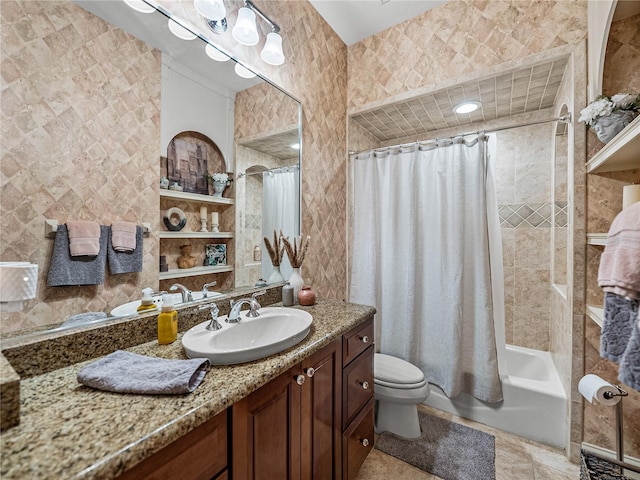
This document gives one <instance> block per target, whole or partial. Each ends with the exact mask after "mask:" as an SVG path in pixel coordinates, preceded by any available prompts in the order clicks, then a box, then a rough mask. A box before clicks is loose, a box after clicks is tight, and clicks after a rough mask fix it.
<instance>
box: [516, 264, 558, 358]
mask: <svg viewBox="0 0 640 480" xmlns="http://www.w3.org/2000/svg"><path fill="white" fill-rule="evenodd" d="M514 273H515V288H514V299H515V307H514V320H513V328H514V334H513V337H514V342H515V344H516V345H521V346H525V347H528V348H534V349H539V350H549V317H550V306H549V295H550V290H551V287H550V282H549V280H550V279H549V269H548V266H547V268H521V267H516V268H515V272H514Z"/></svg>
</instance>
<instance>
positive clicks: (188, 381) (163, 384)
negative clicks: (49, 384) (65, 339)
mask: <svg viewBox="0 0 640 480" xmlns="http://www.w3.org/2000/svg"><path fill="white" fill-rule="evenodd" d="M208 365H209V360H208V359H206V358H193V359H190V360H168V359H165V358H154V357H146V356H144V355H138V354H136V353H131V352H126V351H124V350H116V351H115V352H113V353H111V354H109V355H107V356H106V357H103V358H101V359H100V360H96V361H95V362H93V363H91V364H89V365H87V366H86V367H84V368H82V369H81V370H80V371H79V372H78V382H80V383H82V384H83V385H87V386H89V387H93V388H97V389H99V390H107V391H109V392H119V393H141V394H154V395H163V394H179V393H190V392H193V391H194V390H195V389H196V388H197V387H198V385H200V382H202V380H203V379H204V376H205V375H206V373H207V367H208Z"/></svg>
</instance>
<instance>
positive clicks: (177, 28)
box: [169, 18, 196, 40]
mask: <svg viewBox="0 0 640 480" xmlns="http://www.w3.org/2000/svg"><path fill="white" fill-rule="evenodd" d="M169 30H171V33H173V34H174V35H175V36H176V37H178V38H180V39H182V40H193V39H194V38H196V34H195V33H193V32H191V31H189V30H188V29H186V28H184V27H183V26H182V25H180V24H179V23H177V22H176V21H175V20H173V19H171V18H170V19H169Z"/></svg>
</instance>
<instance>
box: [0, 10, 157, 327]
mask: <svg viewBox="0 0 640 480" xmlns="http://www.w3.org/2000/svg"><path fill="white" fill-rule="evenodd" d="M0 14H1V17H2V43H1V54H2V92H1V110H2V118H1V120H0V123H1V128H2V130H1V131H2V145H1V148H2V161H1V167H0V181H1V185H2V191H1V194H0V195H1V197H0V201H1V202H2V215H1V220H0V222H1V233H0V259H1V260H3V261H7V260H21V261H30V262H34V263H37V264H38V265H39V266H40V270H39V278H38V291H37V298H36V299H35V300H32V301H29V302H27V303H26V308H25V309H24V311H23V312H18V313H12V314H7V313H3V314H2V318H1V320H2V324H1V328H2V331H3V332H10V331H15V330H21V329H25V328H30V327H33V326H37V325H42V324H48V323H55V322H59V321H61V320H62V319H64V318H65V317H67V316H68V315H71V314H74V313H79V312H82V311H100V310H104V309H105V308H106V307H107V306H109V305H112V306H113V305H117V304H120V303H124V302H127V301H130V300H133V299H135V298H139V296H140V289H141V288H142V286H148V285H151V286H152V285H157V283H158V242H157V239H156V238H155V235H154V234H153V233H152V234H151V236H150V237H149V238H146V239H145V240H144V271H143V272H142V273H139V274H126V275H117V276H116V275H109V274H108V273H107V276H106V278H105V283H104V284H102V285H99V286H85V287H56V288H47V287H46V286H45V285H46V275H47V271H48V268H49V258H50V256H51V250H52V246H53V240H52V239H48V238H45V236H44V220H45V219H46V218H50V219H56V220H58V221H59V222H60V223H65V222H66V221H67V220H73V219H76V220H95V221H98V222H100V223H102V224H107V225H108V224H110V223H111V222H112V221H116V220H125V221H131V222H136V223H138V224H140V223H142V222H149V223H150V224H151V231H152V232H155V231H156V230H157V227H158V208H159V207H158V179H159V176H158V171H159V168H158V165H159V163H158V158H159V154H160V152H159V141H158V138H159V134H160V53H159V52H158V51H155V50H153V49H151V48H149V47H148V46H147V45H145V44H144V43H143V42H140V41H139V40H136V39H135V38H133V37H132V36H130V35H128V34H126V33H125V32H123V31H122V30H119V29H116V28H114V27H111V26H110V25H107V24H106V23H105V22H103V21H102V20H100V19H98V18H96V17H94V16H92V15H90V14H89V13H87V12H86V11H85V10H83V9H81V8H79V7H77V6H76V5H73V4H71V3H70V2H68V1H3V2H2V9H1V11H0Z"/></svg>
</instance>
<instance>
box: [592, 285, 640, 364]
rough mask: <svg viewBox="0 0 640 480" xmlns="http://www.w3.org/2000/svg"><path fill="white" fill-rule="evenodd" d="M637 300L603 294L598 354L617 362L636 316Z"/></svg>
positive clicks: (625, 345)
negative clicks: (602, 317)
mask: <svg viewBox="0 0 640 480" xmlns="http://www.w3.org/2000/svg"><path fill="white" fill-rule="evenodd" d="M639 303H640V302H638V300H627V299H626V298H624V297H621V296H619V295H616V294H615V293H609V292H607V293H605V294H604V322H603V325H602V335H601V336H600V356H601V357H602V358H606V359H608V360H611V361H612V362H616V363H619V362H620V360H621V359H622V355H623V354H624V352H625V350H626V349H627V345H628V344H629V339H630V338H631V333H632V332H633V326H634V323H635V321H636V318H637V317H638V304H639Z"/></svg>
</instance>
